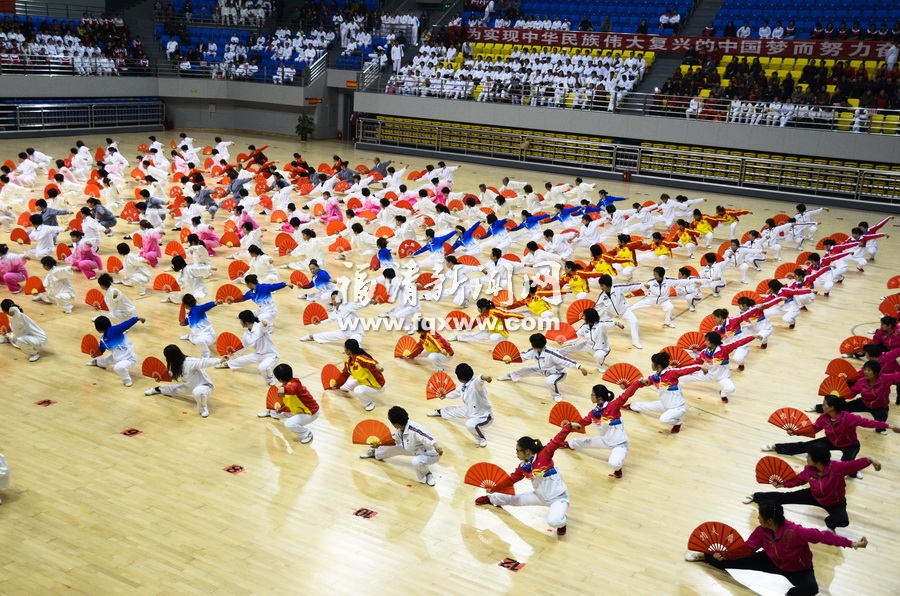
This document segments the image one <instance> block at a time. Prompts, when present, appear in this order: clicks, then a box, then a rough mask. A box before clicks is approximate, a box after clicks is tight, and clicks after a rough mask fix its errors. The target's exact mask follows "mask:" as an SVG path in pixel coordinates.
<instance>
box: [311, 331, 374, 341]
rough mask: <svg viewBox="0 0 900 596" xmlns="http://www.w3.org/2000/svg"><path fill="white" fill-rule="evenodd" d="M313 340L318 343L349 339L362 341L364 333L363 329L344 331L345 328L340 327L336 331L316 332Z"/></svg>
mask: <svg viewBox="0 0 900 596" xmlns="http://www.w3.org/2000/svg"><path fill="white" fill-rule="evenodd" d="M312 338H313V341H315V342H316V343H318V344H330V343H335V342H341V343H343V342H344V341H346V340H348V339H355V340H356V341H358V342H360V343H362V340H363V333H362V331H344V330H343V329H338V330H336V331H323V332H321V333H316V334H314V335H313V336H312Z"/></svg>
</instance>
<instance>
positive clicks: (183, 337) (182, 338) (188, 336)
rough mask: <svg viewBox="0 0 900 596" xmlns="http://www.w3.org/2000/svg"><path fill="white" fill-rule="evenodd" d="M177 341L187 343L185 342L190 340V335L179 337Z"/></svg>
mask: <svg viewBox="0 0 900 596" xmlns="http://www.w3.org/2000/svg"><path fill="white" fill-rule="evenodd" d="M178 339H180V340H183V341H187V340H189V339H191V334H190V333H188V334H187V335H182V336H181V337H179V338H178Z"/></svg>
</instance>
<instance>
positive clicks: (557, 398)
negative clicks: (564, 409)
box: [553, 393, 562, 403]
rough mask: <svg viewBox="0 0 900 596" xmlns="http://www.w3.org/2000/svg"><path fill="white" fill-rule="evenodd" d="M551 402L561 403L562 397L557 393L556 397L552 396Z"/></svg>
mask: <svg viewBox="0 0 900 596" xmlns="http://www.w3.org/2000/svg"><path fill="white" fill-rule="evenodd" d="M553 401H555V402H556V403H559V402H561V401H562V395H560V394H559V393H557V394H556V395H554V396H553Z"/></svg>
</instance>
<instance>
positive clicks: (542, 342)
mask: <svg viewBox="0 0 900 596" xmlns="http://www.w3.org/2000/svg"><path fill="white" fill-rule="evenodd" d="M528 342H529V343H530V344H531V349H530V350H526V351H525V352H523V353H522V360H531V359H534V361H535V364H533V365H531V366H523V367H522V368H519V369H517V370H514V371H512V372H510V373H507V374H505V375H502V376H500V377H498V378H497V380H498V381H513V382H516V381H518V380H519V379H521V378H522V377H535V376H538V377H545V379H546V383H547V388H548V389H549V390H550V395H552V396H553V400H554V401H557V402H560V401H562V394H561V393H560V392H559V384H560V383H561V382H562V381H564V380H565V378H566V376H568V372H567V369H569V368H577V369H578V370H580V371H581V374H582V375H583V376H585V377H586V376H588V375H589V374H590V373H589V372H588V371H587V369H586V368H584V367H583V366H581V365H580V364H578V363H577V362H575V361H574V360H572V359H570V358H566V357H565V356H563V355H562V354H560V353H559V352H557V351H556V350H551V349H549V348H548V347H547V338H546V337H545V336H544V335H543V334H542V333H534V334H532V335H531V337H529V338H528Z"/></svg>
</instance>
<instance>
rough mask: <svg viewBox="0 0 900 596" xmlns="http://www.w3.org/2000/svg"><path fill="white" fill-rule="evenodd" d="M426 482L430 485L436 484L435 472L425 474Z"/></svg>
mask: <svg viewBox="0 0 900 596" xmlns="http://www.w3.org/2000/svg"><path fill="white" fill-rule="evenodd" d="M425 484H427V485H428V486H434V474H432V473H431V472H428V473H427V474H425Z"/></svg>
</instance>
